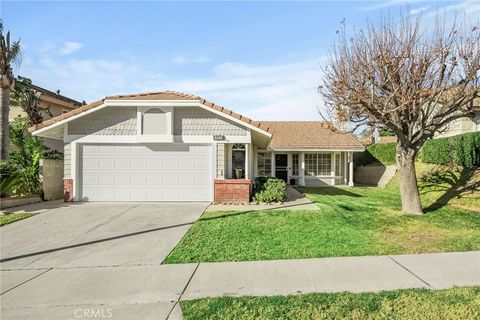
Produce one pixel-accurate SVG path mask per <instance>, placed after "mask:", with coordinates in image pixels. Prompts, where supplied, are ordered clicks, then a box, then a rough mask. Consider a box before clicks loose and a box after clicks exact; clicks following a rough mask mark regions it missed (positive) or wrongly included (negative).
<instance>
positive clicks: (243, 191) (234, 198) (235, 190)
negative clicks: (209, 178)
mask: <svg viewBox="0 0 480 320" xmlns="http://www.w3.org/2000/svg"><path fill="white" fill-rule="evenodd" d="M251 193H252V182H251V181H250V180H249V179H228V180H221V179H217V180H215V203H249V202H250V196H251Z"/></svg>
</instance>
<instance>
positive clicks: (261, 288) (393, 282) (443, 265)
mask: <svg viewBox="0 0 480 320" xmlns="http://www.w3.org/2000/svg"><path fill="white" fill-rule="evenodd" d="M472 285H480V252H453V253H433V254H418V255H415V254H413V255H398V256H366V257H340V258H320V259H302V260H274V261H252V262H227V263H200V264H199V266H198V268H197V269H196V272H195V273H194V275H193V277H192V279H191V280H190V283H189V284H188V286H187V288H186V290H185V292H184V294H183V295H182V297H181V300H191V299H198V298H204V297H218V296H243V295H253V296H272V295H290V294H301V293H311V292H341V291H351V292H366V291H380V290H396V289H406V288H429V289H443V288H450V287H453V286H472Z"/></svg>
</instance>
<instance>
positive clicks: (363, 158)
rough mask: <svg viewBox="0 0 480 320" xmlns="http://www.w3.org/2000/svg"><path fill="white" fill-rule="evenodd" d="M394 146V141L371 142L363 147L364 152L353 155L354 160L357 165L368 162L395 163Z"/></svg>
mask: <svg viewBox="0 0 480 320" xmlns="http://www.w3.org/2000/svg"><path fill="white" fill-rule="evenodd" d="M396 147H397V146H396V144H395V143H394V142H390V143H377V144H372V145H370V146H368V147H366V148H365V152H363V153H361V154H358V155H355V162H356V164H357V165H359V166H363V165H367V164H370V163H381V164H383V165H391V164H395V155H396Z"/></svg>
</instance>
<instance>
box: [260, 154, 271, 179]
mask: <svg viewBox="0 0 480 320" xmlns="http://www.w3.org/2000/svg"><path fill="white" fill-rule="evenodd" d="M257 169H258V173H257V174H258V175H259V176H261V177H269V176H271V175H272V154H271V153H270V152H259V153H258V154H257Z"/></svg>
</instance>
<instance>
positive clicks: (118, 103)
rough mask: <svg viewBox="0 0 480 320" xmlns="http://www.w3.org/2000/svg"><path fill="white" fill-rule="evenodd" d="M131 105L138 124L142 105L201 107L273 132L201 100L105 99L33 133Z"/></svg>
mask: <svg viewBox="0 0 480 320" xmlns="http://www.w3.org/2000/svg"><path fill="white" fill-rule="evenodd" d="M131 106H135V107H137V124H138V109H139V108H140V107H200V108H202V109H204V110H207V111H210V112H213V113H215V114H217V115H219V116H222V117H224V118H226V119H228V120H230V121H232V122H235V123H237V124H239V125H241V126H244V127H246V128H249V129H251V130H254V131H257V132H259V133H261V134H263V135H265V136H267V137H269V138H271V137H272V134H271V133H269V132H267V131H264V130H262V129H260V128H257V127H255V126H252V125H251V124H248V123H246V122H244V121H241V120H238V119H237V118H234V117H232V116H230V115H228V114H225V113H223V112H220V111H218V110H215V109H213V108H211V107H208V106H206V105H204V104H202V103H200V102H199V100H110V99H108V100H105V101H104V102H103V103H102V104H100V105H98V106H96V107H93V108H92V109H89V110H87V111H84V112H81V113H79V114H76V115H74V116H72V117H70V118H67V119H63V120H60V121H58V122H56V123H53V124H51V125H49V126H46V127H44V128H41V129H38V130H35V131H33V132H32V135H38V134H40V133H42V132H45V131H47V130H50V129H52V128H55V127H58V126H61V125H63V124H65V123H67V122H70V121H73V120H75V119H78V118H81V117H83V116H85V115H87V114H90V113H93V112H96V111H98V110H101V109H103V108H106V107H131ZM142 109H143V108H140V110H142ZM172 118H173V117H172ZM172 121H173V120H172ZM172 129H173V126H172ZM137 130H138V129H137Z"/></svg>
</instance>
